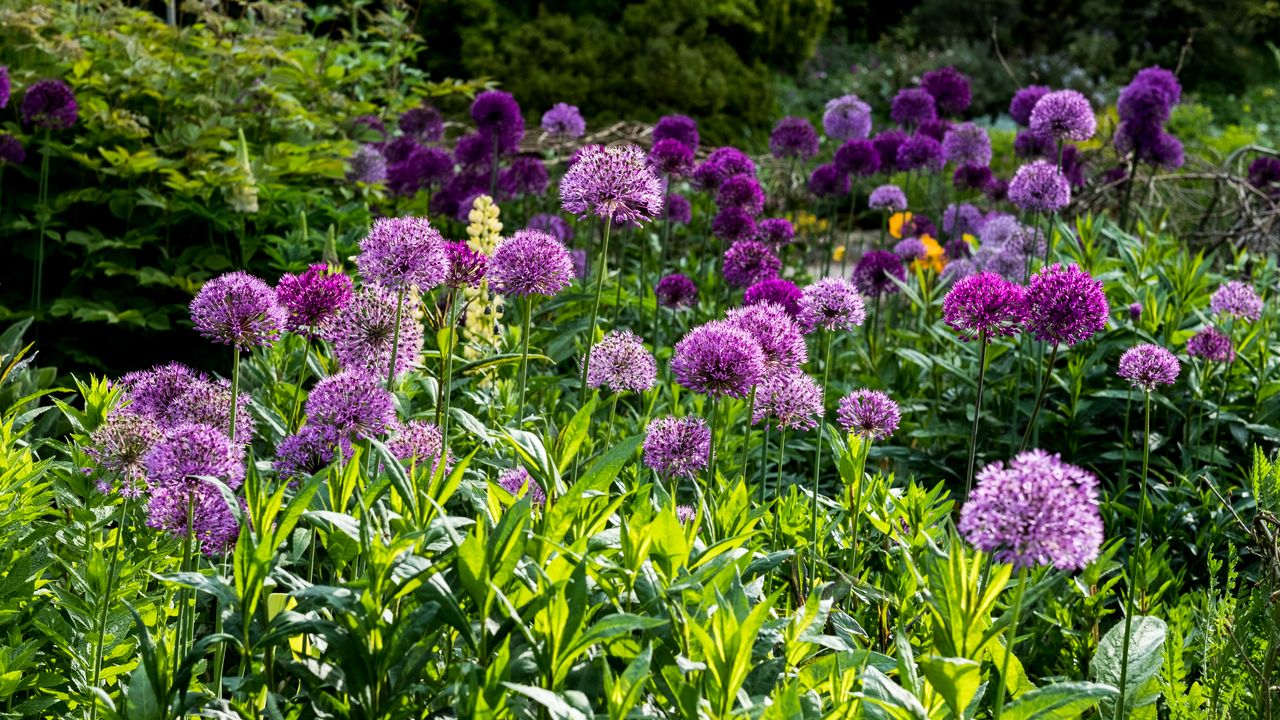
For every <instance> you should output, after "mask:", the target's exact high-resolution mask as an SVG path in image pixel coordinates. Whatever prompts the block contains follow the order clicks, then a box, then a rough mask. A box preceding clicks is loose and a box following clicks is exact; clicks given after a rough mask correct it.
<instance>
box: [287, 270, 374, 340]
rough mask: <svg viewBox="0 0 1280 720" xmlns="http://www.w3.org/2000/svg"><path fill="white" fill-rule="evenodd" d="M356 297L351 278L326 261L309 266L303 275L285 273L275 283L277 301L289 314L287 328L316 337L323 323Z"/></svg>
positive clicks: (290, 330)
mask: <svg viewBox="0 0 1280 720" xmlns="http://www.w3.org/2000/svg"><path fill="white" fill-rule="evenodd" d="M353 297H355V291H354V290H353V289H352V287H351V278H349V277H347V276H346V275H345V274H344V273H341V272H337V271H335V270H332V269H330V267H329V266H328V265H325V264H324V263H317V264H315V265H312V266H310V267H308V268H307V270H306V272H304V273H302V274H301V275H295V274H293V273H287V274H285V275H282V276H281V277H280V281H279V282H277V283H276V300H277V301H278V302H279V303H280V305H281V306H282V307H283V308H284V309H285V311H286V312H287V313H288V316H287V317H286V318H285V320H284V328H285V329H286V330H288V331H289V332H293V333H299V334H301V335H305V336H306V337H315V334H316V332H318V331H319V329H320V326H321V325H322V324H323V323H324V322H325V321H326V320H328V319H329V318H331V317H333V316H334V315H336V314H337V313H338V312H340V311H341V310H342V309H343V308H345V307H346V306H348V305H350V304H351V299H352V298H353Z"/></svg>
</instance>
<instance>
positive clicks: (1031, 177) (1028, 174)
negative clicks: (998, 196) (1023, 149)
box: [1009, 160, 1071, 214]
mask: <svg viewBox="0 0 1280 720" xmlns="http://www.w3.org/2000/svg"><path fill="white" fill-rule="evenodd" d="M1009 202H1011V203H1013V204H1014V205H1016V206H1018V207H1019V208H1021V209H1022V210H1025V211H1028V212H1038V213H1045V214H1048V213H1054V212H1058V211H1059V210H1061V209H1062V208H1064V207H1066V206H1067V204H1068V203H1070V202H1071V183H1070V182H1068V181H1067V178H1066V176H1064V175H1063V174H1062V171H1061V170H1059V169H1058V168H1057V166H1056V165H1054V164H1053V163H1051V162H1048V161H1045V160H1036V161H1034V162H1030V163H1027V164H1026V165H1023V166H1022V167H1020V168H1018V172H1017V173H1015V174H1014V176H1013V180H1010V181H1009Z"/></svg>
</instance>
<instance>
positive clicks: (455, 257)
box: [444, 240, 489, 290]
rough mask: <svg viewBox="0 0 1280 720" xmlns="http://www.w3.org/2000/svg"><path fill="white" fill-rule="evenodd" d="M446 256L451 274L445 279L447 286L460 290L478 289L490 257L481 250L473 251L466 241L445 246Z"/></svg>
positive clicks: (448, 243) (449, 243)
mask: <svg viewBox="0 0 1280 720" xmlns="http://www.w3.org/2000/svg"><path fill="white" fill-rule="evenodd" d="M444 252H445V256H446V257H448V258H449V274H448V275H446V276H445V278H444V284H445V286H447V287H449V288H452V289H454V290H458V289H461V288H464V287H478V286H479V285H480V281H481V280H483V279H484V273H485V269H486V268H487V267H488V264H489V257H488V256H487V255H485V254H484V253H482V252H480V251H479V250H473V249H472V248H471V246H470V245H468V244H467V243H466V242H464V241H461V240H459V241H457V242H447V243H445V244H444Z"/></svg>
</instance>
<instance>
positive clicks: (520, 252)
mask: <svg viewBox="0 0 1280 720" xmlns="http://www.w3.org/2000/svg"><path fill="white" fill-rule="evenodd" d="M488 278H489V285H490V286H491V287H492V288H493V290H494V292H496V293H498V294H499V295H509V296H517V297H523V296H525V295H546V296H551V295H555V294H556V293H559V292H560V291H561V290H564V289H565V288H567V287H569V285H571V284H572V283H573V278H574V274H573V258H571V257H570V256H569V250H568V249H567V248H565V246H564V243H562V242H560V241H559V240H556V239H555V238H554V237H552V236H550V235H548V234H547V233H544V232H542V231H540V230H518V231H516V234H515V235H512V236H511V237H509V238H506V239H505V240H503V241H502V242H501V243H499V244H498V248H497V250H494V252H493V257H492V258H490V259H489V269H488Z"/></svg>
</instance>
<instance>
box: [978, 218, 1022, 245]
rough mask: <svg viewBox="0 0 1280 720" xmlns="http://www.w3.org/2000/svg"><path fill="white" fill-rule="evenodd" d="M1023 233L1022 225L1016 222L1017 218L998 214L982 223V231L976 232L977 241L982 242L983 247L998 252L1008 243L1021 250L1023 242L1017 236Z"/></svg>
mask: <svg viewBox="0 0 1280 720" xmlns="http://www.w3.org/2000/svg"><path fill="white" fill-rule="evenodd" d="M1023 231H1024V228H1023V227H1022V223H1020V222H1018V218H1016V217H1014V216H1012V215H1006V214H1003V213H1000V214H997V215H995V216H993V217H990V218H988V219H987V221H986V222H985V223H983V225H982V230H980V231H979V232H978V239H979V240H981V241H982V246H983V247H989V248H991V249H992V250H998V249H1000V248H1002V247H1004V246H1006V245H1009V244H1010V243H1013V244H1014V245H1015V246H1016V247H1018V248H1021V247H1022V246H1023V242H1022V240H1020V239H1019V236H1020V235H1021V234H1022V233H1023Z"/></svg>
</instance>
